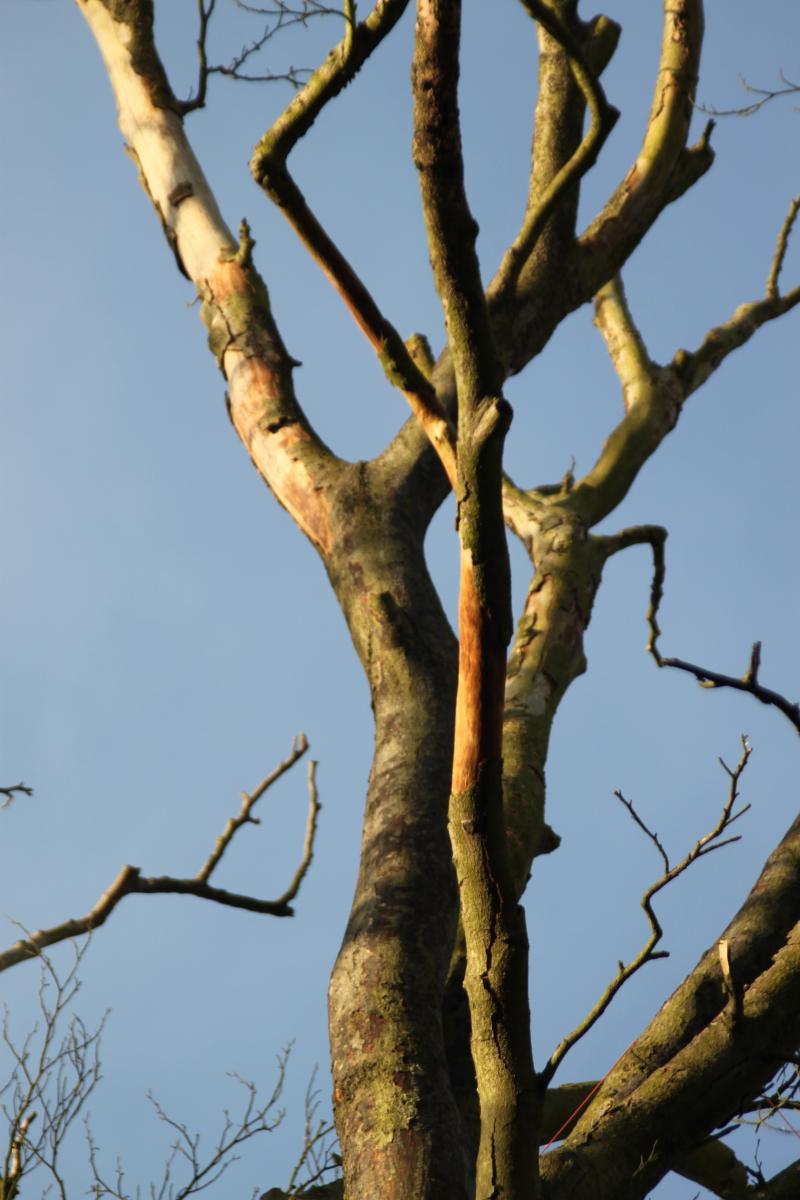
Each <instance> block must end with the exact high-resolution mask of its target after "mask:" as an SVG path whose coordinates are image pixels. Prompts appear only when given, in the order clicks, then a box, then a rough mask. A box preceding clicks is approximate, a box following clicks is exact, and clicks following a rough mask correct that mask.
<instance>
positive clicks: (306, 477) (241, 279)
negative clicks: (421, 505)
mask: <svg viewBox="0 0 800 1200" xmlns="http://www.w3.org/2000/svg"><path fill="white" fill-rule="evenodd" d="M79 8H80V11H81V13H82V14H83V16H84V18H85V20H86V22H87V23H88V25H89V27H90V29H91V31H92V33H93V35H94V37H95V40H96V42H97V44H98V47H99V49H100V51H101V53H102V55H103V58H104V60H105V64H106V68H107V70H108V74H109V79H110V82H111V85H112V88H113V90H114V94H115V97H116V100H117V106H118V112H119V126H120V130H121V132H122V135H123V137H124V139H125V142H126V143H127V148H128V151H129V153H130V156H131V158H132V159H133V160H134V162H135V163H136V165H137V167H138V169H139V177H140V181H141V183H142V185H143V187H144V190H145V192H146V194H147V196H148V198H149V199H150V202H151V203H152V205H153V207H154V209H155V211H156V214H157V215H158V217H159V220H160V222H161V225H162V228H163V230H164V233H165V235H166V237H167V240H168V242H169V244H170V246H171V248H172V249H173V252H174V253H175V256H176V260H177V262H178V264H179V266H180V268H181V270H182V271H183V272H184V274H186V275H187V276H188V277H189V278H190V279H191V280H192V281H193V283H194V284H195V287H196V288H197V292H198V295H199V296H200V299H201V316H202V318H203V321H204V322H205V324H206V327H207V329H208V333H209V344H210V347H211V350H212V352H213V353H214V355H215V358H216V360H217V364H218V366H219V367H220V370H221V371H222V372H223V374H224V375H225V377H226V379H227V381H228V384H229V394H228V400H229V412H230V416H231V420H232V421H233V424H234V427H235V428H236V431H237V433H238V435H239V437H240V438H241V440H242V442H243V443H244V445H245V447H246V448H247V450H248V451H249V453H250V456H251V458H252V460H253V462H254V464H255V466H256V468H257V470H258V471H259V473H260V474H261V475H262V477H263V478H264V479H265V480H266V482H267V483H268V484H269V486H270V488H271V489H272V491H273V492H274V493H275V495H276V497H277V498H278V500H279V501H280V503H282V504H283V505H284V507H285V508H287V509H288V511H289V512H290V514H291V515H292V516H293V518H294V519H295V521H296V522H297V524H298V525H299V527H300V528H301V529H302V530H303V532H304V533H306V535H307V536H308V537H309V539H310V540H311V541H312V543H313V544H314V545H315V546H316V547H317V549H318V550H319V551H320V553H321V554H323V556H324V555H325V554H326V553H327V551H328V550H329V548H330V528H329V501H328V497H327V494H326V488H325V486H324V485H325V484H326V483H328V482H329V480H330V478H331V477H332V475H333V474H335V472H336V471H337V469H338V468H339V467H340V466H341V464H340V463H339V460H338V459H336V457H335V456H334V455H333V454H331V452H330V450H328V448H327V447H326V446H325V445H324V444H323V443H322V442H321V440H320V439H319V438H318V437H317V435H316V433H315V432H314V430H313V429H312V428H311V426H310V424H309V422H308V421H307V419H306V417H305V415H304V413H303V411H302V409H301V408H300V406H299V404H298V403H297V399H296V397H295V393H294V386H293V382H292V370H293V368H294V366H296V365H297V364H296V361H295V360H294V359H293V358H292V357H291V355H289V353H288V352H287V350H286V347H285V346H284V344H283V342H282V340H281V337H280V333H279V332H278V329H277V326H276V324H275V322H274V320H273V317H272V312H271V309H270V305H269V298H268V295H267V291H266V288H265V287H264V284H263V281H262V280H261V278H260V276H259V275H258V272H257V271H256V269H255V266H254V264H253V260H252V249H253V245H254V243H253V240H252V238H250V236H249V229H248V228H247V225H246V223H243V225H242V236H241V238H240V243H239V246H238V248H237V242H236V239H235V238H234V237H233V235H232V234H231V231H230V229H229V228H228V226H227V225H226V224H225V222H224V220H223V218H222V215H221V213H220V211H219V207H218V205H217V202H216V199H215V197H214V195H213V193H212V192H211V189H210V188H209V185H208V183H207V181H206V179H205V176H204V174H203V172H202V169H201V167H200V165H199V163H198V161H197V159H196V157H195V155H194V152H193V150H192V147H191V145H190V144H189V142H188V140H187V137H186V133H185V131H184V129H183V124H182V119H181V116H180V113H179V111H178V106H177V101H176V100H175V98H174V96H173V94H172V91H171V88H170V87H169V82H168V80H167V78H166V74H165V72H164V68H163V66H162V64H161V62H160V59H159V58H158V54H157V51H156V47H155V44H154V41H153V28H152V6H149V7H148V6H147V5H139V4H137V5H135V6H120V5H116V4H114V5H112V4H111V0H82V3H81V4H80V5H79ZM148 12H149V17H148ZM126 14H127V20H126Z"/></svg>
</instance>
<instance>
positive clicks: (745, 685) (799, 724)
mask: <svg viewBox="0 0 800 1200" xmlns="http://www.w3.org/2000/svg"><path fill="white" fill-rule="evenodd" d="M641 529H642V531H643V536H642V537H641V539H640V540H641V541H643V542H645V541H646V542H647V543H648V544H649V545H650V546H651V548H652V551H653V580H652V583H651V586H650V605H649V607H648V610H647V624H648V626H649V629H650V637H649V639H648V642H647V650H648V653H650V654H651V655H652V656H653V658H654V659H655V661H656V663H657V665H658V666H659V667H673V668H674V669H675V670H677V671H685V672H686V673H687V674H689V675H693V676H694V677H695V679H696V680H697V682H698V683H699V684H700V686H701V687H704V688H709V689H713V688H731V689H732V690H733V691H737V692H747V693H748V694H749V695H750V696H755V698H756V700H758V701H760V702H761V704H766V705H768V706H770V707H772V708H777V709H778V711H779V712H782V713H783V715H784V716H785V717H786V720H787V721H789V723H790V724H791V725H792V727H793V728H794V730H795V731H796V732H797V733H800V704H798V703H795V702H792V701H791V700H789V699H787V697H786V696H784V695H783V694H782V693H781V692H776V691H775V690H774V689H773V688H769V687H765V686H764V684H763V683H761V681H760V680H759V677H758V675H759V671H760V670H761V642H754V643H753V648H752V650H751V651H750V661H749V663H748V665H747V670H746V671H745V672H744V674H743V675H741V676H736V675H723V674H722V673H721V672H720V671H712V670H711V669H710V668H709V667H703V666H700V664H699V663H692V662H687V660H686V659H683V658H664V656H663V655H662V653H661V651H660V649H659V646H658V640H659V638H660V637H661V628H660V626H659V624H658V610H659V606H660V604H661V600H662V597H663V594H664V575H665V562H664V541H665V539H666V530H659V528H658V527H657V526H642V527H641ZM648 532H649V535H650V536H647V535H648ZM620 536H623V535H620Z"/></svg>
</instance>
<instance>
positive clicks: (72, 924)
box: [0, 734, 321, 972]
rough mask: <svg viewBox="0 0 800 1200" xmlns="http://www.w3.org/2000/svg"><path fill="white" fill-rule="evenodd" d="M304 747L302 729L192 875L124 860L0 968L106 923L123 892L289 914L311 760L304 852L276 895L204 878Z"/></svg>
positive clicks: (309, 836) (298, 878) (313, 794)
mask: <svg viewBox="0 0 800 1200" xmlns="http://www.w3.org/2000/svg"><path fill="white" fill-rule="evenodd" d="M307 749H308V742H307V741H306V737H305V734H300V735H299V737H298V738H297V739H296V741H295V744H294V746H293V747H292V752H291V754H290V755H289V757H288V758H287V759H286V760H285V761H284V762H282V763H281V764H280V765H279V766H278V767H277V768H276V769H275V770H274V771H273V772H272V773H271V774H270V775H268V776H267V778H266V779H265V780H263V782H262V783H260V784H259V786H258V787H257V788H256V789H255V791H254V792H252V793H251V794H250V795H243V796H242V806H241V808H240V810H239V813H238V815H237V816H236V817H232V818H230V819H229V820H228V822H227V824H226V826H225V828H224V830H223V831H222V834H221V835H220V837H219V838H218V839H217V842H216V845H215V847H214V849H213V850H212V852H211V854H210V855H209V857H208V858H207V859H206V862H205V863H204V864H203V866H202V867H201V868H200V870H199V871H198V873H197V874H196V875H195V876H194V877H193V878H188V879H179V878H175V877H173V876H169V875H161V876H154V877H146V876H143V875H142V874H141V871H140V868H139V867H131V866H125V867H123V868H122V870H121V871H120V873H119V874H118V875H117V877H116V879H115V880H114V882H113V883H112V884H111V886H110V887H109V888H108V890H107V891H105V892H104V893H103V895H102V896H101V897H100V899H99V900H98V901H97V903H96V904H95V905H94V907H93V908H91V909H90V910H89V912H88V913H87V914H86V915H85V916H84V917H77V918H74V919H71V920H68V921H64V922H62V923H61V924H60V925H55V926H53V927H51V928H50V929H40V930H37V931H36V932H35V933H31V934H29V935H28V936H27V937H25V938H23V939H21V940H20V941H18V942H16V943H15V945H13V946H11V947H10V948H9V949H8V950H6V951H4V952H3V953H0V972H2V971H7V970H8V968H9V967H13V966H15V965H16V964H17V963H20V962H25V961H26V960H27V959H30V958H34V957H36V956H37V955H39V954H40V953H41V951H42V950H43V949H44V947H46V946H53V945H55V944H56V943H57V942H63V941H65V940H67V939H68V938H76V937H82V936H84V935H86V934H88V933H91V932H92V930H94V929H98V928H99V927H100V926H101V925H103V924H105V922H106V921H107V920H108V918H109V917H110V916H111V914H112V912H113V911H114V909H115V908H116V907H117V905H118V904H119V903H120V901H121V900H123V899H124V898H125V896H130V895H149V896H154V895H182V896H196V897H197V898H198V899H200V900H211V901H213V902H214V903H216V904H222V905H225V906H226V907H229V908H240V909H244V910H245V911H247V912H254V913H261V914H265V915H267V916H273V917H291V916H293V915H294V910H293V909H292V907H291V902H292V900H294V898H295V897H296V896H297V893H298V891H299V890H300V885H301V884H302V882H303V880H304V879H305V877H306V875H307V873H308V870H309V867H310V865H311V859H312V856H313V851H314V838H315V834H316V829H317V818H318V815H319V810H320V807H321V806H320V803H319V798H318V795H317V787H316V781H315V768H316V765H317V764H316V763H315V762H313V761H311V762H310V763H309V771H308V787H309V809H308V820H307V824H306V834H305V841H304V846H303V853H302V856H301V859H300V862H299V863H298V866H297V868H296V870H295V872H294V875H293V877H292V880H291V882H290V884H289V886H288V887H287V888H286V890H285V891H284V892H283V894H282V895H281V896H279V897H278V898H277V899H276V900H260V899H258V898H257V897H255V896H247V895H240V894H239V893H237V892H229V891H227V890H225V889H224V888H218V887H213V886H212V885H211V884H210V883H209V882H208V881H209V879H210V877H211V875H212V873H213V872H214V870H215V869H216V868H217V866H218V865H219V862H220V860H221V858H222V857H223V855H224V854H225V852H226V850H227V849H228V846H229V845H230V843H231V841H232V840H233V838H234V836H235V835H236V833H237V832H238V830H239V829H241V828H242V826H243V825H247V824H250V825H257V824H258V823H259V821H258V819H257V818H256V817H253V815H252V809H253V807H254V805H255V804H256V803H257V802H258V801H259V800H260V799H261V797H262V796H263V795H264V793H265V792H266V791H267V789H268V788H269V787H270V786H271V785H272V784H273V783H275V781H276V780H277V779H279V778H280V777H281V775H283V774H284V773H285V772H286V771H288V770H289V769H290V768H291V767H292V766H294V764H295V763H296V762H297V760H298V759H299V758H301V757H302V756H303V754H305V752H306V750H307Z"/></svg>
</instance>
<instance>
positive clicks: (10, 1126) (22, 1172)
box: [0, 942, 105, 1200]
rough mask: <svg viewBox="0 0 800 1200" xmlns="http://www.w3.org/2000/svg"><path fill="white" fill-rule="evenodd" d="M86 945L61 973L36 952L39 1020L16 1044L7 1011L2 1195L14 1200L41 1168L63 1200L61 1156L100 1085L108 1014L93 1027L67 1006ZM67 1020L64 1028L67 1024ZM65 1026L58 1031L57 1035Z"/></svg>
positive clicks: (75, 949)
mask: <svg viewBox="0 0 800 1200" xmlns="http://www.w3.org/2000/svg"><path fill="white" fill-rule="evenodd" d="M88 945H89V943H88V942H86V943H84V945H83V946H82V947H78V946H73V959H72V963H71V965H70V967H69V969H68V970H67V971H66V973H65V974H60V973H59V972H58V971H57V970H56V968H55V966H54V965H53V963H52V961H51V960H50V959H49V958H48V957H47V955H45V954H39V955H38V959H39V963H40V966H41V983H40V986H39V995H38V1008H39V1020H38V1022H37V1024H36V1025H34V1027H33V1028H32V1029H31V1030H29V1032H28V1033H27V1034H26V1035H25V1036H24V1037H23V1038H22V1040H21V1041H19V1040H18V1039H17V1038H16V1037H15V1035H14V1033H13V1031H12V1028H11V1022H10V1018H9V1015H8V1012H7V1011H6V1014H5V1017H4V1020H3V1030H2V1039H3V1043H4V1045H5V1048H6V1051H7V1053H8V1055H9V1056H10V1058H11V1063H12V1066H11V1073H10V1075H9V1077H8V1079H7V1081H6V1083H5V1085H4V1086H3V1088H2V1090H0V1096H2V1106H1V1108H0V1111H2V1114H3V1117H4V1119H5V1122H6V1133H5V1146H6V1149H5V1158H4V1162H3V1171H2V1175H3V1180H2V1182H0V1197H2V1200H13V1197H15V1196H16V1195H17V1194H18V1192H19V1186H20V1183H21V1181H22V1179H23V1178H25V1177H26V1176H29V1175H31V1174H32V1173H33V1172H34V1171H36V1170H37V1169H39V1168H44V1170H45V1172H46V1173H47V1174H48V1175H49V1177H50V1184H51V1186H52V1187H54V1188H55V1192H56V1195H57V1196H59V1197H61V1198H62V1200H66V1194H67V1193H66V1188H65V1184H64V1180H63V1177H62V1175H61V1165H60V1156H61V1152H62V1149H63V1146H64V1142H65V1139H66V1137H67V1134H68V1132H69V1130H70V1127H71V1126H72V1124H73V1123H74V1121H75V1119H76V1118H77V1117H78V1116H79V1115H80V1114H81V1113H82V1112H83V1110H84V1107H85V1104H86V1101H87V1100H88V1098H89V1096H90V1095H91V1094H92V1092H93V1091H94V1089H95V1088H96V1087H97V1084H98V1083H99V1082H100V1077H101V1075H100V1055H99V1051H100V1038H101V1035H102V1032H103V1027H104V1025H105V1017H104V1018H103V1019H102V1020H101V1021H100V1023H99V1024H98V1025H97V1026H96V1027H95V1028H94V1029H90V1028H89V1027H88V1026H87V1025H86V1024H85V1023H84V1021H83V1020H82V1019H81V1018H80V1017H79V1016H77V1015H76V1014H74V1013H71V1014H70V1011H69V1010H70V1008H71V1006H72V1004H73V1001H74V1000H75V997H76V995H77V993H78V990H79V988H80V981H79V979H78V971H79V968H80V966H81V962H82V960H83V956H84V954H85V953H86V950H87V948H88ZM65 1022H66V1028H64V1025H65ZM62 1030H63V1032H62Z"/></svg>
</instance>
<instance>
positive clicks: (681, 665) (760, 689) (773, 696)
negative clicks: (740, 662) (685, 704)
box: [651, 642, 800, 733]
mask: <svg viewBox="0 0 800 1200" xmlns="http://www.w3.org/2000/svg"><path fill="white" fill-rule="evenodd" d="M651 652H652V653H653V657H654V658H655V660H656V662H657V663H658V665H659V666H660V667H674V668H675V669H676V670H678V671H686V672H688V674H690V675H694V677H695V679H696V680H697V682H698V683H699V684H700V686H701V687H704V688H733V689H734V690H735V691H739V692H747V693H748V694H749V695H751V696H755V698H756V700H759V701H760V702H761V703H762V704H767V705H770V706H772V707H773V708H777V709H778V710H779V712H782V713H783V715H784V716H785V717H786V719H787V721H789V722H790V723H791V724H792V725H793V726H794V729H795V731H796V732H797V733H800V704H793V703H792V702H791V701H790V700H787V698H786V697H785V696H783V695H781V693H780V692H776V691H773V689H772V688H768V687H764V685H763V684H761V683H759V681H758V672H759V668H760V666H761V642H754V643H753V649H752V650H751V652H750V662H749V664H748V667H747V670H746V671H745V673H744V675H742V676H741V677H740V678H736V677H735V676H733V675H722V674H720V673H719V672H718V671H711V670H709V669H708V667H701V666H698V665H697V663H690V662H686V661H685V660H684V659H682V658H662V657H661V656H660V655H659V654H658V652H657V650H655V647H654V646H653V645H652V644H651Z"/></svg>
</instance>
